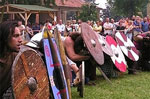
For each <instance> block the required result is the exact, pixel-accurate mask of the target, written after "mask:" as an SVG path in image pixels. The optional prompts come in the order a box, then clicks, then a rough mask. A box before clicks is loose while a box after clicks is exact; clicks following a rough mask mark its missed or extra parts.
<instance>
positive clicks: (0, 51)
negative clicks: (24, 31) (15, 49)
mask: <svg viewBox="0 0 150 99" xmlns="http://www.w3.org/2000/svg"><path fill="white" fill-rule="evenodd" d="M15 27H17V21H5V22H3V23H1V24H0V58H2V57H4V56H5V55H6V53H7V52H8V50H9V47H8V42H9V41H10V39H11V37H12V35H13V34H14V32H15Z"/></svg>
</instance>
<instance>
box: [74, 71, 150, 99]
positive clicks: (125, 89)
mask: <svg viewBox="0 0 150 99" xmlns="http://www.w3.org/2000/svg"><path fill="white" fill-rule="evenodd" d="M149 75H150V72H139V73H138V74H137V75H128V74H127V73H125V74H124V75H121V76H120V77H119V78H112V79H110V80H111V81H112V85H111V84H109V83H108V82H107V81H106V80H105V79H104V78H103V77H102V76H101V75H100V74H97V80H96V81H95V83H96V86H87V85H85V88H84V99H149V97H150V94H149V93H150V90H149V89H150V86H149V81H150V77H149ZM72 97H73V98H72V99H82V98H80V96H79V93H78V92H77V88H76V87H73V88H72Z"/></svg>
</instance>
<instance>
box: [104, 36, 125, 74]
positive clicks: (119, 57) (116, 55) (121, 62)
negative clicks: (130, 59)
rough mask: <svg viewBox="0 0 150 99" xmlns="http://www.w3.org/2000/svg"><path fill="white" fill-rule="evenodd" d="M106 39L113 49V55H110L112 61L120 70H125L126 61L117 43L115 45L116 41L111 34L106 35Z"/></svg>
mask: <svg viewBox="0 0 150 99" xmlns="http://www.w3.org/2000/svg"><path fill="white" fill-rule="evenodd" d="M106 41H107V42H108V44H109V45H110V47H111V48H112V51H113V56H112V57H111V59H112V61H113V63H114V64H115V66H116V67H117V68H118V69H119V70H120V71H121V72H125V71H126V69H127V63H126V61H125V58H124V55H123V53H122V51H121V49H120V47H119V45H117V43H116V41H115V40H114V39H113V38H112V37H111V36H106Z"/></svg>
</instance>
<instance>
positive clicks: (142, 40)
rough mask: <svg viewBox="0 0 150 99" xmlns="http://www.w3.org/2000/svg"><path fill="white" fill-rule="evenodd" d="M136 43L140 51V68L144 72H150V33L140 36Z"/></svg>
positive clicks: (137, 37) (135, 39) (135, 38)
mask: <svg viewBox="0 0 150 99" xmlns="http://www.w3.org/2000/svg"><path fill="white" fill-rule="evenodd" d="M134 41H135V45H136V47H137V49H138V50H139V51H140V59H139V66H140V67H141V68H142V70H145V71H150V31H148V32H145V33H142V34H138V35H137V36H135V37H134Z"/></svg>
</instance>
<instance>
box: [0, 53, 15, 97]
mask: <svg viewBox="0 0 150 99" xmlns="http://www.w3.org/2000/svg"><path fill="white" fill-rule="evenodd" d="M16 55H17V53H11V54H9V55H8V56H7V58H6V59H5V61H3V62H2V61H0V96H2V95H3V93H4V92H5V91H6V90H7V89H8V88H9V87H10V85H11V70H12V69H11V68H12V64H13V61H14V59H15V57H16Z"/></svg>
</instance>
